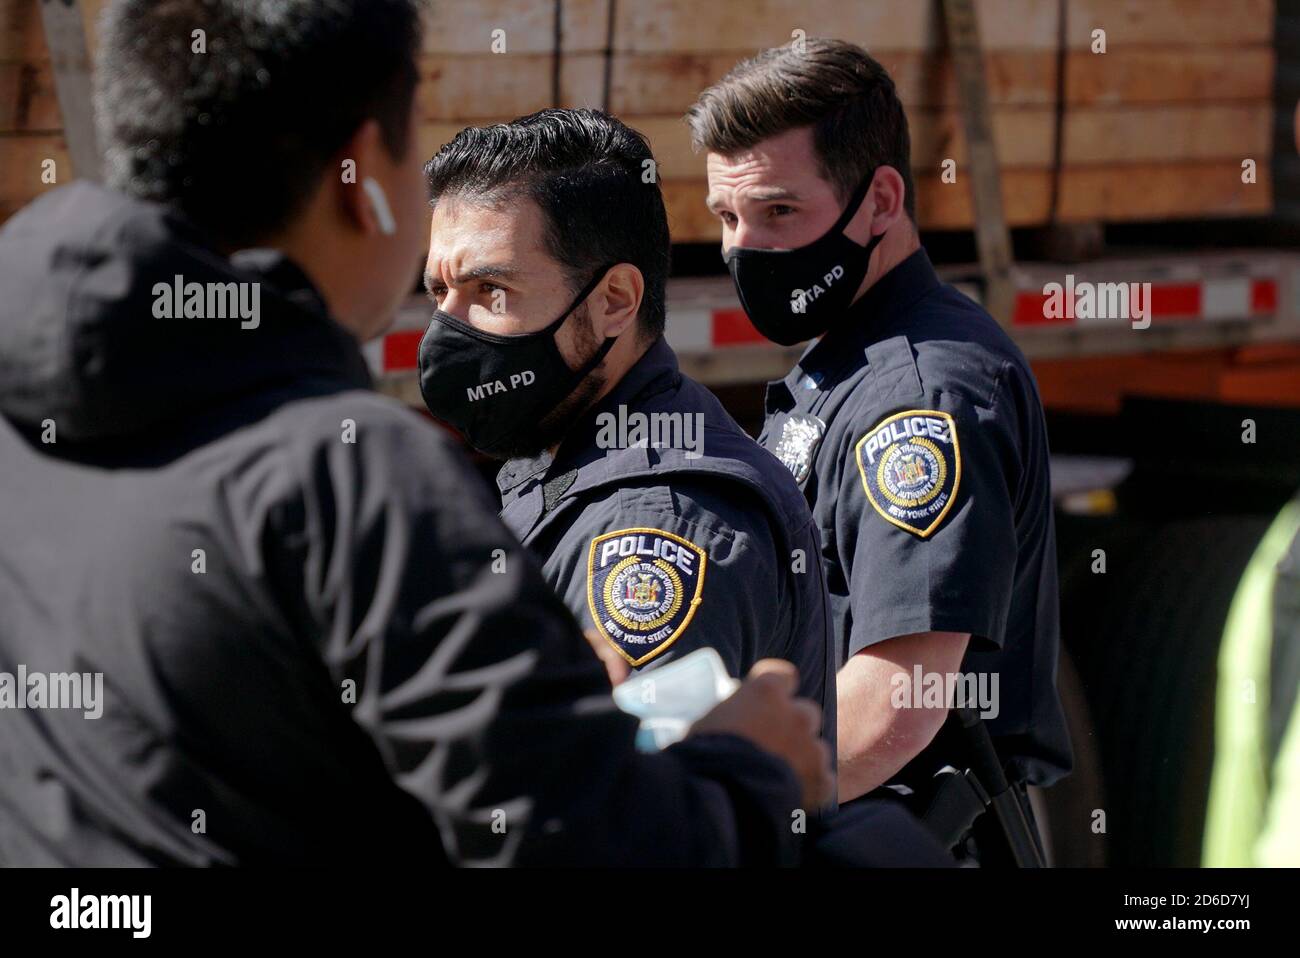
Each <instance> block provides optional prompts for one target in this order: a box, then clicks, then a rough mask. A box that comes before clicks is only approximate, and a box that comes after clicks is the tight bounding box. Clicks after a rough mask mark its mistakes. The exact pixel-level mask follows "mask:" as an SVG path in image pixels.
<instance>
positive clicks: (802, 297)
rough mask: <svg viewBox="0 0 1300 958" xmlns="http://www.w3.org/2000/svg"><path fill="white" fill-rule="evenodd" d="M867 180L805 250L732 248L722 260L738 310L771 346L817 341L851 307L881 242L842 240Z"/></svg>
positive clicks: (860, 203) (863, 192)
mask: <svg viewBox="0 0 1300 958" xmlns="http://www.w3.org/2000/svg"><path fill="white" fill-rule="evenodd" d="M873 175H874V174H873ZM871 179H872V177H871V176H868V177H867V178H866V179H865V180H863V181H862V185H861V186H859V187H858V189H857V191H856V192H855V193H854V194H853V196H852V197H851V198H850V199H849V205H848V206H847V207H845V209H844V212H843V213H842V214H841V215H840V218H839V219H838V220H836V221H835V225H834V226H832V227H831V228H830V229H829V230H827V231H826V232H825V233H823V234H822V236H821V237H819V238H818V239H815V240H813V241H812V242H811V243H809V244H808V245H806V246H800V247H799V248H798V249H786V250H775V249H752V248H748V247H740V246H733V247H731V249H729V250H727V252H725V253H724V254H723V255H722V259H723V260H724V261H725V262H726V264H727V268H728V269H730V270H731V280H732V282H733V283H735V285H736V294H737V295H738V296H739V297H740V305H741V306H743V307H744V308H745V313H746V314H747V315H748V316H749V319H750V321H751V322H752V323H753V324H754V327H755V328H756V329H757V330H758V331H759V332H760V333H762V334H763V335H764V336H766V337H767V338H768V339H770V340H772V342H774V343H780V344H781V345H782V346H793V345H794V344H795V343H801V342H803V341H804V340H806V339H812V338H813V337H814V336H820V335H821V334H822V333H824V332H826V330H828V329H830V327H831V325H832V324H834V322H835V321H836V320H837V319H839V318H840V317H841V316H842V315H843V314H844V311H845V310H846V309H848V307H849V305H850V304H851V303H852V302H853V296H854V294H855V293H856V292H857V291H858V287H859V286H861V285H862V280H863V279H864V278H865V277H866V275H867V267H868V266H869V265H870V263H871V254H872V253H874V252H875V250H876V247H877V246H878V245H879V244H880V241H881V240H883V239H884V238H885V234H884V233H881V234H880V235H879V236H873V237H872V238H871V239H870V240H869V241H868V242H867V245H866V246H859V245H858V244H857V243H855V242H853V240H851V239H849V238H848V237H847V236H845V235H844V227H846V226H848V225H849V221H850V220H852V219H853V216H854V214H856V213H857V211H858V207H859V206H861V205H862V201H863V200H864V199H865V198H866V195H867V190H868V189H870V187H871Z"/></svg>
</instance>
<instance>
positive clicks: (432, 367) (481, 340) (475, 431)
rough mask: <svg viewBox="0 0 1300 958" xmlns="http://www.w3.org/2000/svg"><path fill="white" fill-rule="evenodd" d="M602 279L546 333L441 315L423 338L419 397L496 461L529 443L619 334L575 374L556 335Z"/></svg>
mask: <svg viewBox="0 0 1300 958" xmlns="http://www.w3.org/2000/svg"><path fill="white" fill-rule="evenodd" d="M608 270H609V267H608V266H606V267H604V268H603V269H601V270H600V272H599V273H597V274H596V276H595V278H594V279H592V281H591V282H590V283H588V284H587V285H586V286H585V287H584V288H583V290H582V292H581V293H579V294H578V296H577V298H576V299H574V301H573V303H572V304H571V305H570V306H569V308H568V309H566V310H565V311H564V313H563V314H562V315H561V316H560V317H559V318H558V319H557V320H555V322H553V323H551V324H550V325H549V326H547V327H546V328H545V329H540V330H538V331H537V332H535V333H524V334H522V335H518V336H499V335H495V334H493V333H485V332H483V331H482V330H480V329H475V328H474V327H473V326H471V325H470V324H469V323H466V322H464V321H463V320H460V319H457V318H456V317H455V316H452V315H451V314H449V313H445V312H443V311H442V310H437V311H436V312H435V313H434V314H433V321H432V322H431V323H430V324H429V328H428V329H427V330H425V333H424V336H423V337H422V338H421V339H420V350H419V367H420V394H421V395H422V396H423V397H424V404H425V405H426V406H428V407H429V412H431V413H433V415H434V416H435V417H437V418H438V419H441V420H442V421H443V422H445V423H447V424H448V425H450V426H452V427H454V428H455V429H457V430H459V431H460V432H461V434H463V435H464V437H465V439H466V441H467V442H468V443H469V444H470V445H471V446H473V447H474V448H475V449H478V450H479V451H480V452H484V453H487V454H488V455H490V456H497V457H508V456H510V455H513V454H515V451H516V450H518V449H520V448H522V447H524V446H526V445H527V443H528V441H529V439H530V438H532V437H531V434H532V433H534V432H535V431H536V430H537V428H538V426H539V424H540V423H541V421H542V419H543V418H544V417H545V416H546V414H547V413H549V412H551V410H553V409H554V408H555V407H556V406H557V405H559V404H560V403H561V402H563V401H564V400H565V399H566V398H567V397H568V396H569V395H570V394H571V393H572V392H573V391H574V390H575V389H576V388H577V387H578V384H579V383H581V382H582V381H583V379H585V378H586V377H587V375H588V374H589V373H590V372H591V371H592V370H593V369H595V368H596V367H597V366H598V365H600V362H601V360H603V359H604V358H605V355H606V354H607V353H608V352H609V351H610V350H611V349H612V348H613V347H614V342H615V340H616V339H617V337H614V336H608V337H606V338H605V341H604V342H603V343H601V345H600V348H599V349H597V350H596V353H595V355H593V356H592V357H591V358H590V359H589V360H587V361H586V362H585V363H583V365H582V368H580V369H577V370H573V369H570V368H569V364H568V363H566V362H565V361H564V357H563V356H562V355H561V354H560V348H559V346H557V345H556V343H555V334H556V333H557V332H558V331H559V329H560V327H561V326H563V325H564V321H565V320H567V319H568V318H569V316H570V315H571V314H572V313H573V311H574V310H575V309H577V308H578V307H579V306H580V305H581V304H582V302H583V300H585V299H586V298H587V297H588V296H589V295H591V291H592V290H593V289H595V288H596V286H597V285H599V284H600V281H601V280H602V279H604V278H605V273H606V272H607V271H608Z"/></svg>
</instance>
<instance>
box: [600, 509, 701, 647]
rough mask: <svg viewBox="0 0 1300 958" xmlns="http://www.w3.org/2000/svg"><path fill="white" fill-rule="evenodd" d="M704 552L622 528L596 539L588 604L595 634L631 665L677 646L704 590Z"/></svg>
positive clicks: (676, 539) (661, 535)
mask: <svg viewBox="0 0 1300 958" xmlns="http://www.w3.org/2000/svg"><path fill="white" fill-rule="evenodd" d="M707 564H708V556H706V555H705V553H704V550H703V549H701V548H700V547H699V546H697V545H696V544H695V543H693V542H691V541H690V540H689V539H683V538H682V537H681V536H676V535H673V534H672V533H671V532H664V531H663V530H662V529H619V530H618V531H617V532H607V533H605V534H604V535H600V536H596V538H594V539H592V540H591V551H590V554H589V555H588V557H587V605H588V607H589V608H590V609H591V618H592V621H593V622H595V623H596V629H597V631H599V632H600V634H601V635H603V636H604V637H605V638H606V639H607V640H608V641H609V642H610V643H611V644H612V645H613V646H614V648H616V649H618V652H619V654H620V655H622V656H623V658H625V659H627V661H628V662H629V663H631V664H632V665H634V666H635V665H644V664H645V663H646V662H649V661H650V660H651V659H653V658H654V657H655V656H656V655H659V654H660V653H661V652H663V651H664V650H666V649H667V648H668V647H669V646H670V645H672V644H673V643H674V642H675V641H677V637H678V636H680V635H681V634H682V632H683V631H685V629H686V626H688V625H689V624H690V622H691V619H692V618H693V617H694V615H695V610H696V609H697V608H698V607H699V605H700V602H701V594H702V593H703V591H704V568H705V566H706V565H707Z"/></svg>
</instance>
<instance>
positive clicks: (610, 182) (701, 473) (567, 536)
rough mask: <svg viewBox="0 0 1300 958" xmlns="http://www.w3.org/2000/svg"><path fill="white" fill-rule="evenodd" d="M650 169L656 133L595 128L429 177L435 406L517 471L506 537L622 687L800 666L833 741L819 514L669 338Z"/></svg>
mask: <svg viewBox="0 0 1300 958" xmlns="http://www.w3.org/2000/svg"><path fill="white" fill-rule="evenodd" d="M652 164H653V157H652V156H651V154H650V150H649V148H648V146H647V145H646V143H645V140H644V139H643V138H642V137H641V136H640V135H639V134H638V133H636V132H635V131H633V130H631V129H629V128H628V127H626V126H625V125H623V124H622V123H620V122H619V121H618V120H616V119H615V118H613V117H611V116H609V115H608V114H605V113H602V112H599V111H591V110H543V111H541V112H539V113H536V114H533V115H531V116H527V117H522V118H520V119H518V120H515V121H513V122H511V123H506V124H498V125H495V126H490V127H486V128H470V129H466V130H463V131H462V132H461V133H460V134H459V135H458V136H456V138H455V139H453V140H452V141H451V142H450V143H448V144H447V145H446V146H444V147H443V148H442V149H441V150H440V151H439V152H438V154H437V155H436V156H434V157H433V159H432V160H430V162H429V164H428V166H427V168H426V172H427V176H428V181H429V188H430V195H431V197H432V202H433V206H434V214H433V226H432V232H431V239H430V247H429V259H428V264H427V272H426V281H427V285H428V288H429V293H430V295H431V297H432V299H433V301H434V302H435V303H436V304H437V306H438V310H437V312H436V313H435V315H434V318H433V322H432V323H431V324H430V326H429V328H428V331H427V332H426V333H425V336H424V338H423V340H422V343H421V347H420V376H421V380H420V381H421V389H422V391H423V394H424V398H425V402H426V403H427V405H428V407H429V409H430V411H431V412H432V413H433V414H434V415H435V416H437V417H438V418H440V419H442V420H444V421H446V422H448V423H450V424H451V425H453V426H455V427H457V428H458V429H460V430H461V431H462V432H463V433H464V434H465V436H466V438H467V439H468V441H469V442H470V444H471V445H473V446H475V447H477V448H478V449H480V450H482V451H484V452H487V453H489V454H493V455H496V456H498V457H499V458H508V460H509V461H508V462H506V464H505V465H504V466H503V467H502V469H501V471H500V474H499V476H498V485H499V486H500V490H501V494H502V499H503V509H502V513H501V515H502V518H503V519H504V520H505V523H506V525H507V526H509V527H510V529H511V530H512V531H514V532H515V534H516V535H518V536H519V537H520V538H521V539H522V540H523V542H524V543H525V544H526V545H527V546H529V548H530V549H532V550H533V552H534V553H535V554H537V555H538V557H539V558H540V559H541V561H542V564H543V565H542V568H543V573H544V574H545V575H546V578H547V580H548V581H549V582H550V583H551V584H552V585H553V586H554V587H555V589H556V590H557V591H558V592H559V593H560V595H561V596H562V597H563V598H564V600H565V602H566V604H567V605H568V606H569V608H570V609H571V610H572V611H573V612H574V613H575V614H576V615H577V616H578V617H579V619H580V621H582V622H583V623H584V624H585V625H587V626H589V627H590V628H591V629H592V630H593V632H594V636H595V639H594V643H595V645H596V647H597V648H598V649H599V650H601V651H603V652H604V653H606V657H607V659H609V660H611V661H612V662H614V663H615V669H614V672H615V675H616V676H617V675H621V674H622V673H624V672H626V671H627V670H629V669H632V670H644V669H650V668H657V667H659V666H661V665H663V664H665V663H668V662H671V661H675V660H677V659H679V658H681V657H682V656H683V655H685V654H686V653H688V652H690V651H692V650H695V649H699V648H701V647H708V648H712V649H714V650H716V651H717V652H718V653H719V655H720V656H721V658H722V661H723V663H724V665H725V666H726V669H727V671H728V672H729V673H730V674H731V675H733V676H738V675H743V674H745V673H746V672H748V671H749V669H750V668H751V667H753V666H754V665H755V663H757V662H759V661H760V660H762V659H766V658H779V659H785V660H788V661H790V662H792V663H794V665H795V667H796V668H797V670H798V674H799V685H798V687H799V693H800V694H801V695H802V696H804V697H806V698H808V699H811V700H812V701H814V702H816V703H818V704H819V705H821V706H822V709H823V714H824V716H825V728H824V735H825V737H826V739H827V741H828V743H833V741H834V732H835V696H834V688H835V686H834V676H835V660H834V647H833V643H832V642H831V639H830V633H829V627H828V618H827V610H826V589H825V585H824V583H823V580H822V570H821V566H820V564H819V563H818V562H817V561H816V555H817V550H818V544H817V535H816V530H815V529H814V528H813V525H812V516H811V514H810V512H809V509H808V505H807V503H806V502H805V501H804V499H803V497H802V496H801V495H800V493H799V490H798V488H797V486H796V485H795V483H794V482H793V480H792V479H791V477H790V475H789V473H788V472H787V471H786V470H785V469H784V468H782V466H781V464H780V463H779V462H777V460H776V459H775V458H774V457H773V456H772V455H771V454H770V453H768V452H766V451H765V450H764V449H762V448H761V447H760V446H759V445H758V444H757V443H755V442H754V441H753V440H752V439H750V438H749V437H748V436H747V435H745V434H744V432H743V431H742V430H741V429H740V427H739V426H737V425H736V423H735V422H734V421H733V420H732V419H731V417H730V416H729V415H727V413H726V411H725V410H724V409H723V408H722V406H721V404H720V403H719V402H718V401H717V399H716V398H715V397H714V396H713V395H712V394H711V393H710V392H709V391H708V390H707V389H705V388H703V387H702V386H700V385H699V384H697V383H695V382H693V381H691V380H690V379H688V378H686V377H685V376H683V375H682V374H681V372H680V371H679V369H678V367H677V360H676V357H675V356H674V354H673V351H672V349H671V348H670V347H669V346H668V344H667V343H666V342H665V341H664V339H663V336H662V332H663V328H664V282H665V279H666V274H667V268H668V252H669V238H668V223H667V217H666V214H665V212H664V206H663V200H662V197H661V195H660V188H659V184H658V182H657V179H656V178H655V177H654V176H653V175H652V176H649V177H647V176H646V175H645V171H646V170H647V169H650V168H651V165H652ZM832 747H833V746H832ZM830 797H831V796H830V795H829V794H828V798H830Z"/></svg>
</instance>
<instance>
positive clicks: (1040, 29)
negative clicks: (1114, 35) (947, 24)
mask: <svg viewBox="0 0 1300 958" xmlns="http://www.w3.org/2000/svg"><path fill="white" fill-rule="evenodd" d="M976 8H977V13H978V16H979V17H980V19H981V22H984V23H986V24H988V36H989V41H988V44H987V46H988V49H1002V50H1006V49H1037V50H1050V49H1054V48H1055V46H1056V32H1057V31H1056V18H1057V8H1056V4H1054V3H1044V2H1042V0H977V2H976ZM796 30H802V31H804V35H805V36H834V37H837V38H839V39H843V40H851V41H853V42H855V43H859V44H861V45H863V46H865V47H867V48H868V49H876V48H879V49H882V50H927V49H932V48H935V47H941V46H942V45H943V33H942V24H941V23H940V22H939V19H938V4H935V3H928V2H918V0H876V2H872V3H845V2H843V0H748V2H746V3H745V5H744V9H743V12H741V11H739V10H738V9H737V7H736V6H735V5H733V4H729V3H713V4H710V3H700V2H699V0H656V2H654V3H621V4H619V5H618V12H617V19H616V30H615V49H617V50H620V51H635V52H642V53H651V52H660V53H663V52H677V53H683V52H716V51H719V50H735V51H742V52H744V53H746V54H752V53H756V52H758V51H759V50H762V49H764V48H767V47H773V46H780V45H783V44H788V43H789V42H790V41H791V39H792V36H793V35H794V31H796Z"/></svg>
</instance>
